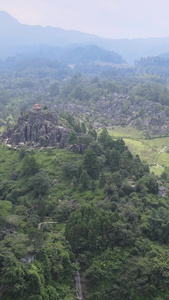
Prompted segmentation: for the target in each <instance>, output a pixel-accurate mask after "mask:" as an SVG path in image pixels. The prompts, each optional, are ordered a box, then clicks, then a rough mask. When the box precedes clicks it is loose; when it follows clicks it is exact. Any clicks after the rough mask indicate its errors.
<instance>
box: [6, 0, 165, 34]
mask: <svg viewBox="0 0 169 300" xmlns="http://www.w3.org/2000/svg"><path fill="white" fill-rule="evenodd" d="M0 10H4V11H7V12H8V13H9V14H11V15H12V16H13V17H15V18H16V19H17V20H18V21H20V22H21V23H24V24H31V25H43V26H48V25H49V26H54V27H60V28H63V29H75V30H79V31H83V32H87V33H92V34H96V35H99V36H103V37H109V38H137V37H162V36H169V0H0Z"/></svg>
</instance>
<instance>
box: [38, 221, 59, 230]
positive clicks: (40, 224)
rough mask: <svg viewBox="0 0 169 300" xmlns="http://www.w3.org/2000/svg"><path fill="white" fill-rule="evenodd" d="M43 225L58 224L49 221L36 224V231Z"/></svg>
mask: <svg viewBox="0 0 169 300" xmlns="http://www.w3.org/2000/svg"><path fill="white" fill-rule="evenodd" d="M43 224H58V222H50V221H47V222H41V223H39V224H38V229H41V226H42V225H43Z"/></svg>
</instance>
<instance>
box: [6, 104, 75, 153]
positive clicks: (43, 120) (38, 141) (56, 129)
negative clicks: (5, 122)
mask: <svg viewBox="0 0 169 300" xmlns="http://www.w3.org/2000/svg"><path fill="white" fill-rule="evenodd" d="M70 132H71V131H70V129H68V128H64V127H62V126H59V125H58V118H57V115H56V113H54V112H53V111H49V110H42V109H32V110H30V111H28V112H26V113H25V114H24V115H22V116H20V117H19V119H18V124H17V125H16V128H14V129H10V130H7V131H5V132H4V133H3V135H2V137H3V139H6V143H8V144H11V145H24V144H26V145H32V146H40V147H47V146H51V147H59V148H64V147H65V146H67V140H68V137H69V134H70Z"/></svg>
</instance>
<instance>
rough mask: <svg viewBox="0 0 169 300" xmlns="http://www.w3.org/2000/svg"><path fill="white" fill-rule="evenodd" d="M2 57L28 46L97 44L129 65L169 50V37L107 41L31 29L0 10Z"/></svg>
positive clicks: (75, 33)
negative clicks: (119, 56)
mask: <svg viewBox="0 0 169 300" xmlns="http://www.w3.org/2000/svg"><path fill="white" fill-rule="evenodd" d="M0 28H1V29H0V42H1V47H0V58H6V57H7V56H12V55H16V54H18V53H24V51H25V52H26V51H27V47H28V48H29V51H30V47H31V48H32V52H34V50H35V48H36V47H40V46H44V45H46V46H50V47H65V46H68V45H76V46H77V45H79V46H85V45H96V46H98V47H101V48H104V49H106V50H109V51H114V52H117V53H118V54H119V55H121V56H122V57H123V58H124V59H125V60H127V62H129V63H133V62H134V61H135V60H136V59H139V58H141V57H146V56H157V55H160V54H161V53H164V52H168V51H169V37H166V38H149V39H131V40H129V39H106V38H101V37H98V36H95V35H92V34H88V33H82V32H79V31H76V30H64V29H60V28H55V27H42V26H30V25H24V24H21V23H19V22H18V21H17V20H16V19H15V18H13V17H12V16H10V15H9V14H8V13H7V12H4V11H0Z"/></svg>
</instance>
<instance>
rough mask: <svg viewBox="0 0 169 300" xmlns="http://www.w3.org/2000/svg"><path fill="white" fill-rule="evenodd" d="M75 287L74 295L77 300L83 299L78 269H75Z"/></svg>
mask: <svg viewBox="0 0 169 300" xmlns="http://www.w3.org/2000/svg"><path fill="white" fill-rule="evenodd" d="M75 287H76V295H77V299H78V300H83V299H84V298H83V295H82V287H81V281H80V273H79V271H76V276H75Z"/></svg>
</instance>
